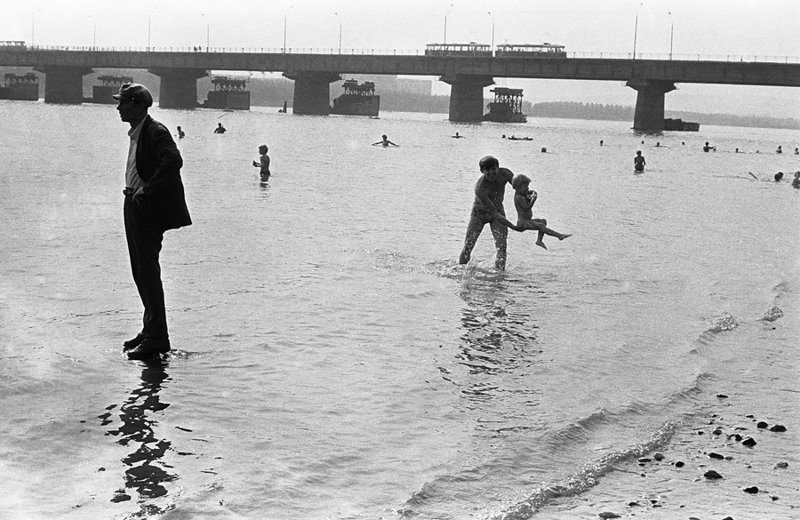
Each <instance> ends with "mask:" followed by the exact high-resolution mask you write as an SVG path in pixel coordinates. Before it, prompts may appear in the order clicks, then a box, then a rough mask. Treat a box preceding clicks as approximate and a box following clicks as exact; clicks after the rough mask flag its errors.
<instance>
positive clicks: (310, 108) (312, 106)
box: [283, 71, 342, 116]
mask: <svg viewBox="0 0 800 520" xmlns="http://www.w3.org/2000/svg"><path fill="white" fill-rule="evenodd" d="M283 75H284V76H286V77H287V78H289V79H291V80H294V96H293V98H292V113H293V114H298V115H310V116H327V115H328V114H330V113H331V88H330V86H331V83H333V82H335V81H339V80H340V79H342V77H341V76H340V75H339V74H338V73H336V72H315V71H303V72H284V73H283Z"/></svg>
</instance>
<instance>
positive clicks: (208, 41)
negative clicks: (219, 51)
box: [200, 13, 211, 52]
mask: <svg viewBox="0 0 800 520" xmlns="http://www.w3.org/2000/svg"><path fill="white" fill-rule="evenodd" d="M200 16H202V17H203V20H205V22H206V52H209V50H210V49H211V22H210V21H208V19H206V13H200Z"/></svg>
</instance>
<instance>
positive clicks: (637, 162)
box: [633, 150, 647, 172]
mask: <svg viewBox="0 0 800 520" xmlns="http://www.w3.org/2000/svg"><path fill="white" fill-rule="evenodd" d="M645 164H647V163H646V162H645V160H644V155H642V151H641V150H636V157H634V158H633V171H636V172H643V171H644V165H645Z"/></svg>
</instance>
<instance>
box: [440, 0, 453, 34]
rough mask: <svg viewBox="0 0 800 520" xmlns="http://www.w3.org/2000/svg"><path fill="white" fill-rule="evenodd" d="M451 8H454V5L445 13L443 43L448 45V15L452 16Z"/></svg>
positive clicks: (449, 6) (448, 7)
mask: <svg viewBox="0 0 800 520" xmlns="http://www.w3.org/2000/svg"><path fill="white" fill-rule="evenodd" d="M451 7H453V4H450V5H448V6H447V9H445V11H444V37H443V38H442V43H447V15H448V14H450V8H451Z"/></svg>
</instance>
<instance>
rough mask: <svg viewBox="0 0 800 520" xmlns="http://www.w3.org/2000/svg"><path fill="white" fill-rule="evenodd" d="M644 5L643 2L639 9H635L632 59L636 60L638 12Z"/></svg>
mask: <svg viewBox="0 0 800 520" xmlns="http://www.w3.org/2000/svg"><path fill="white" fill-rule="evenodd" d="M643 5H644V2H642V3H640V4H639V7H637V8H636V20H635V21H634V23H633V59H634V60H635V59H636V36H637V34H638V32H639V10H640V9H641V8H642V6H643Z"/></svg>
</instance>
